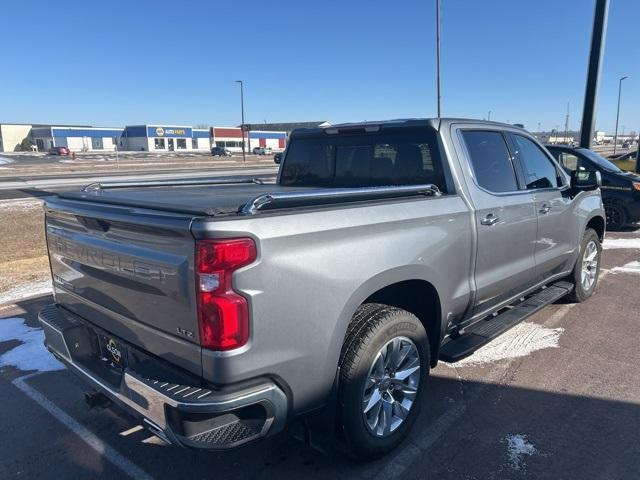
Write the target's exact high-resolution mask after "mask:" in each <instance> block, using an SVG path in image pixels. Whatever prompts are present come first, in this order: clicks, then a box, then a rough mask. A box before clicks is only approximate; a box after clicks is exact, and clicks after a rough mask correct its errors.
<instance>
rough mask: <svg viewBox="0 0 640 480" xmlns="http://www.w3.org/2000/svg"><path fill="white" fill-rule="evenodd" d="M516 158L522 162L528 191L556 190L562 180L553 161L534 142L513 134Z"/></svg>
mask: <svg viewBox="0 0 640 480" xmlns="http://www.w3.org/2000/svg"><path fill="white" fill-rule="evenodd" d="M511 138H512V140H513V145H514V148H515V152H514V153H515V155H516V158H518V160H519V161H520V165H521V166H522V171H523V175H524V184H525V186H526V188H527V190H536V189H540V188H556V187H561V186H562V180H561V178H560V175H559V173H558V171H557V170H556V166H555V165H554V164H553V162H552V161H551V159H549V157H548V156H547V155H546V154H545V153H544V152H543V151H542V149H541V148H540V147H539V146H538V145H536V144H535V143H534V142H533V141H532V140H530V139H528V138H527V137H523V136H522V135H518V134H512V135H511Z"/></svg>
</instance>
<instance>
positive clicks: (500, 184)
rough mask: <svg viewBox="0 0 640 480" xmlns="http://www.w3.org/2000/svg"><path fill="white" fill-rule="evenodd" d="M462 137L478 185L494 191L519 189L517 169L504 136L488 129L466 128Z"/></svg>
mask: <svg viewBox="0 0 640 480" xmlns="http://www.w3.org/2000/svg"><path fill="white" fill-rule="evenodd" d="M462 138H463V139H464V143H465V145H466V146H467V151H468V152H469V160H470V161H471V166H472V167H473V172H474V176H475V179H476V182H477V183H478V185H479V186H480V187H482V188H484V189H485V190H488V191H490V192H494V193H505V192H515V191H517V190H518V182H517V180H516V174H515V170H514V168H513V164H512V163H511V155H510V154H509V149H508V148H507V143H506V141H505V139H504V136H503V135H502V133H500V132H492V131H488V130H465V131H463V132H462Z"/></svg>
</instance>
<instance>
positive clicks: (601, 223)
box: [585, 215, 607, 243]
mask: <svg viewBox="0 0 640 480" xmlns="http://www.w3.org/2000/svg"><path fill="white" fill-rule="evenodd" d="M606 225H607V222H606V220H605V219H604V218H603V217H601V216H600V215H595V216H593V217H591V218H590V219H589V221H588V222H587V225H586V227H585V230H586V229H588V228H592V229H593V230H595V231H596V233H597V234H598V238H599V239H600V242H601V243H602V241H603V240H604V232H605V229H606Z"/></svg>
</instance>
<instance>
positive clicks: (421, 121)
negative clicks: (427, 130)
mask: <svg viewBox="0 0 640 480" xmlns="http://www.w3.org/2000/svg"><path fill="white" fill-rule="evenodd" d="M453 123H475V124H478V125H493V126H496V127H501V128H505V127H508V128H520V127H518V126H515V125H512V124H509V123H501V122H492V121H490V120H478V119H474V118H456V117H447V118H397V119H392V120H377V121H366V122H350V123H336V124H332V125H328V126H325V127H316V128H297V129H295V130H293V131H292V132H291V136H295V135H300V134H302V135H309V134H314V133H323V132H327V131H331V130H341V129H345V130H350V129H358V128H366V127H374V126H380V127H381V128H383V129H387V128H416V127H418V128H419V127H432V128H435V129H436V130H439V129H441V128H442V127H444V126H447V125H451V124H453Z"/></svg>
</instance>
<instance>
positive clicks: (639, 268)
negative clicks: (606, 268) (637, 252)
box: [611, 261, 640, 275]
mask: <svg viewBox="0 0 640 480" xmlns="http://www.w3.org/2000/svg"><path fill="white" fill-rule="evenodd" d="M611 273H635V274H637V275H640V262H638V261H635V262H629V263H627V264H625V265H623V266H621V267H613V268H612V269H611Z"/></svg>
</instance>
